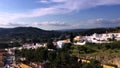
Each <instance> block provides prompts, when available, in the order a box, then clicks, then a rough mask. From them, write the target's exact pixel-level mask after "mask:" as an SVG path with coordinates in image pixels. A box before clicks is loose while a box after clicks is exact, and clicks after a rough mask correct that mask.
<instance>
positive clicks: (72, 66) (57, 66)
mask: <svg viewBox="0 0 120 68" xmlns="http://www.w3.org/2000/svg"><path fill="white" fill-rule="evenodd" d="M119 44H120V42H119V41H118V42H114V43H106V44H90V43H89V44H86V45H85V46H78V45H73V44H66V45H65V46H64V47H63V48H62V49H54V50H48V48H39V49H36V50H34V49H30V50H27V49H23V50H22V51H16V56H17V57H18V56H19V57H25V58H26V59H27V61H28V62H30V61H31V62H37V63H44V62H46V63H48V68H50V67H52V68H80V67H81V68H88V67H90V66H91V68H101V66H100V64H101V63H100V62H101V61H102V60H103V59H104V57H102V58H103V59H102V58H101V59H100V60H99V61H96V60H93V59H96V58H95V57H96V56H97V57H101V56H102V55H103V56H107V55H109V57H112V56H110V55H113V56H115V55H119V53H120V45H119ZM94 56H95V57H94ZM109 57H107V58H108V59H109ZM78 58H80V59H87V60H90V61H91V63H81V62H78ZM105 62H106V63H107V61H105ZM107 64H108V63H107ZM109 65H110V64H109Z"/></svg>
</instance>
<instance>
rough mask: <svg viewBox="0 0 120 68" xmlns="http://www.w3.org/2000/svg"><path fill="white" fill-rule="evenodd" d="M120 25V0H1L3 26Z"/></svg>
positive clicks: (72, 27)
mask: <svg viewBox="0 0 120 68" xmlns="http://www.w3.org/2000/svg"><path fill="white" fill-rule="evenodd" d="M29 26H32V27H38V28H41V29H45V30H59V29H78V28H83V29H84V28H100V27H116V26H120V0H0V28H13V27H29Z"/></svg>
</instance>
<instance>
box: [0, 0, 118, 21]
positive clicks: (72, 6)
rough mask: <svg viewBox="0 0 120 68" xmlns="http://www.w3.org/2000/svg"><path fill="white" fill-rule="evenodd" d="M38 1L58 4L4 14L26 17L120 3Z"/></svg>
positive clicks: (113, 1) (86, 0) (64, 0)
mask: <svg viewBox="0 0 120 68" xmlns="http://www.w3.org/2000/svg"><path fill="white" fill-rule="evenodd" d="M38 1H39V2H41V3H43V2H44V3H46V2H49V3H51V4H54V3H57V4H55V5H53V6H51V5H48V6H47V7H43V8H37V9H32V10H31V11H29V12H24V13H14V14H10V13H7V14H6V13H3V14H4V15H5V16H8V17H9V16H11V17H12V19H18V18H26V17H38V16H44V15H48V14H64V13H70V12H73V11H79V10H81V9H86V8H92V7H96V6H101V5H115V4H120V0H38ZM44 3H43V4H44ZM46 5H47V4H46ZM3 14H2V15H3ZM0 15H1V13H0Z"/></svg>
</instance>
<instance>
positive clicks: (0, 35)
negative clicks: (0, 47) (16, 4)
mask: <svg viewBox="0 0 120 68" xmlns="http://www.w3.org/2000/svg"><path fill="white" fill-rule="evenodd" d="M59 35H60V33H59V32H56V31H46V30H42V29H39V28H35V27H17V28H0V42H3V41H6V40H7V41H8V40H13V39H14V40H25V39H40V40H47V39H49V38H54V37H58V36H59Z"/></svg>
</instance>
